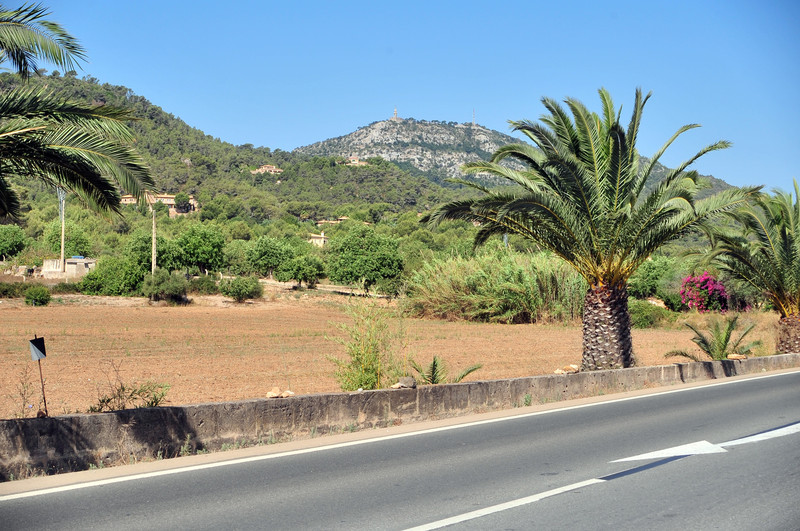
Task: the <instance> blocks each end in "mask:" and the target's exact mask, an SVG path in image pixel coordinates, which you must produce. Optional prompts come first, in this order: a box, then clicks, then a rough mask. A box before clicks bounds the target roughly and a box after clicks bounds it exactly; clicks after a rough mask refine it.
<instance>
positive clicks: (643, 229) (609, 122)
mask: <svg viewBox="0 0 800 531" xmlns="http://www.w3.org/2000/svg"><path fill="white" fill-rule="evenodd" d="M599 94H600V100H601V103H602V115H597V114H595V113H593V112H590V111H589V110H587V108H586V107H585V106H584V105H583V104H582V103H580V102H579V101H577V100H575V99H567V100H565V103H566V105H567V107H568V109H569V111H567V110H566V109H564V108H563V107H562V106H561V105H560V104H559V103H557V102H556V101H554V100H552V99H549V98H544V99H542V103H543V104H544V106H545V108H546V109H547V111H548V112H549V114H547V115H544V116H542V117H541V119H540V122H541V123H535V122H531V121H527V120H525V121H512V122H510V123H511V125H512V127H513V129H514V130H515V131H520V132H522V133H523V134H524V135H525V136H527V137H528V139H530V140H531V141H532V142H533V144H534V146H535V147H534V146H531V145H529V144H511V145H508V146H504V147H501V148H500V149H499V150H497V152H495V154H494V155H493V156H492V159H491V160H490V161H488V162H486V161H481V162H474V163H469V164H467V165H465V166H464V170H465V172H467V173H471V174H477V173H489V174H491V175H493V176H496V177H500V178H502V179H505V180H507V181H508V182H509V183H510V184H513V185H516V187H515V188H513V189H510V191H509V189H508V188H507V189H504V190H498V191H493V190H490V189H488V188H486V187H484V186H481V185H479V184H476V183H474V182H471V181H460V182H461V183H462V184H464V185H466V186H469V187H471V188H474V189H476V190H479V191H480V192H482V194H483V195H482V197H480V198H478V199H468V200H461V201H454V202H451V203H448V204H445V205H443V206H441V207H439V208H438V209H436V210H435V211H434V212H433V213H431V214H430V215H429V216H427V217H426V218H424V220H427V221H428V222H430V223H432V224H436V223H438V222H440V221H442V220H445V219H463V220H470V221H474V222H478V223H479V224H480V228H479V230H478V233H477V236H476V240H475V243H476V245H478V244H481V243H483V242H485V241H486V239H487V238H489V237H490V236H492V235H495V234H504V233H516V234H520V235H522V236H523V237H525V238H528V239H530V240H533V241H534V242H536V243H538V244H539V245H540V246H542V247H544V248H546V249H549V250H550V251H552V252H553V253H554V254H556V255H557V256H559V257H561V258H562V259H564V260H565V261H566V262H567V263H569V264H570V265H571V266H572V267H574V268H575V269H576V270H577V271H578V273H580V274H581V275H582V276H583V277H584V278H585V279H586V281H587V282H588V284H589V289H588V291H587V293H586V298H585V307H584V313H583V363H582V369H583V370H594V369H610V368H621V367H630V366H632V365H634V357H633V345H632V341H631V331H630V314H629V312H628V291H627V282H628V279H629V278H630V276H631V275H632V274H633V273H634V271H636V269H637V268H638V267H639V266H640V265H641V264H642V263H643V262H644V261H645V260H647V258H648V257H649V256H650V255H651V254H652V253H653V252H654V251H655V250H656V249H658V248H659V247H661V246H662V245H664V244H665V243H667V242H669V241H672V240H674V239H676V238H678V237H680V236H682V235H684V234H686V233H687V231H689V230H691V229H693V228H694V227H696V226H697V225H698V223H699V222H701V221H702V220H704V219H707V218H709V217H711V216H716V215H718V214H720V213H723V212H725V211H727V210H729V209H731V208H734V207H735V206H736V205H739V204H741V203H743V202H745V201H746V200H747V198H748V196H749V195H751V194H753V193H755V192H756V191H757V190H758V189H757V188H745V189H731V190H727V191H725V192H722V193H720V194H717V195H715V196H713V197H710V198H707V199H704V200H699V201H695V199H694V198H695V195H696V193H697V191H698V190H699V189H701V187H702V185H701V183H700V182H698V175H697V172H696V171H687V169H688V168H689V166H690V165H691V164H692V163H693V162H694V161H696V160H697V159H698V158H700V157H701V156H703V155H704V154H706V153H709V152H711V151H715V150H719V149H723V148H726V147H728V146H729V143H728V142H724V141H721V142H717V143H714V144H711V145H710V146H707V147H705V148H704V149H702V150H700V151H699V152H698V153H697V154H696V155H694V156H693V157H691V158H690V159H688V160H687V161H686V162H683V163H682V164H680V165H679V166H678V167H677V168H675V169H674V170H671V171H670V172H669V173H668V174H667V175H666V177H664V178H663V180H662V181H661V182H659V183H658V185H657V186H656V187H655V189H653V190H652V191H651V192H650V193H649V194H646V195H645V194H643V193H642V191H643V189H644V186H645V183H646V182H647V180H648V178H649V177H650V175H651V173H652V171H653V168H655V166H656V163H657V162H658V161H659V159H660V158H661V156H662V154H663V153H664V151H665V150H666V149H667V148H668V147H669V146H670V145H671V144H672V143H673V142H674V141H675V139H677V138H678V136H680V135H681V134H683V133H684V132H686V131H688V130H690V129H693V128H695V127H699V126H697V125H694V124H692V125H685V126H683V127H681V128H680V129H678V131H677V132H676V133H675V134H674V135H672V137H670V138H669V139H668V140H667V141H666V142H665V143H664V145H663V146H662V147H661V148H660V149H659V150H658V151H657V152H656V153H655V155H653V157H652V158H651V159H649V160H648V161H647V163H646V164H643V165H642V167H640V164H639V154H638V152H637V151H636V140H637V137H638V134H639V124H640V122H641V118H642V111H643V109H644V106H645V103H646V102H647V100H648V99H649V98H650V94H647V96H643V95H642V92H641V90H639V89H637V90H636V97H635V102H634V106H633V112H632V114H631V118H630V122H629V123H628V126H627V128H624V127H623V126H622V125H621V124H620V115H621V110H619V111H617V110H615V108H614V104H613V102H612V99H611V96H610V95H609V93H608V92H607V91H606V90H605V89H601V90H600V91H599ZM570 114H571V116H570ZM506 158H509V159H512V160H514V161H516V162H517V163H522V164H523V165H524V166H526V169H524V170H518V169H514V168H512V167H509V166H506V165H503V164H501V162H502V161H503V160H504V159H506Z"/></svg>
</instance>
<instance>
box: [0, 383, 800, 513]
mask: <svg viewBox="0 0 800 531" xmlns="http://www.w3.org/2000/svg"><path fill="white" fill-rule="evenodd" d="M795 372H798V371H792V372H788V373H779V374H767V375H764V376H755V377H752V378H746V379H742V380H733V381H731V380H727V381H724V382H718V383H713V384H708V385H703V386H700V387H687V388H683V389H673V390H670V391H661V392H656V393H652V394H647V395H639V396H629V397H625V398H616V399H612V400H606V401H603V402H592V403H590V404H580V405H577V406H567V407H563V408H557V409H549V410H547V411H534V412H532V413H522V414H520V415H514V416H509V417H502V418H496V419H487V420H478V421H474V422H468V423H465V424H455V425H452V426H442V427H439V428H431V429H427V430H421V431H414V432H408V433H399V434H395V435H385V436H382V437H376V438H371V439H362V440H359V441H350V442H345V443H337V444H331V445H327V446H318V447H315V448H305V449H302V450H293V451H289V452H281V453H275V454H267V455H258V456H253V457H242V458H239V459H231V460H229V461H219V462H216V463H207V464H203V465H191V466H186V467H181V468H173V469H169V470H160V471H157V472H147V473H144V474H133V475H130V476H121V477H116V478H109V479H102V480H97V481H89V482H85V483H76V484H73V485H64V486H61V487H52V488H48V489H40V490H33V491H28V492H20V493H17V494H7V495H4V496H0V502H4V501H10V500H16V499H20V498H29V497H32V496H44V495H47V494H56V493H59V492H66V491H70V490H77V489H84V488H90V487H100V486H103V485H111V484H113V483H122V482H125V481H135V480H139V479H148V478H154V477H159V476H169V475H172V474H182V473H184V472H194V471H197V470H207V469H211V468H217V467H221V466H229V465H239V464H243V463H252V462H256V461H264V460H267V459H278V458H280V457H290V456H295V455H302V454H307V453H312V452H323V451H328V450H336V449H339V448H346V447H349V446H359V445H362V444H371V443H376V442H382V441H389V440H392V439H403V438H406V437H416V436H419V435H426V434H429V433H438V432H443V431H449V430H459V429H463V428H470V427H473V426H481V425H484V424H494V423H496V422H505V421H509V420H517V419H523V418H528V417H537V416H540V415H550V414H553V413H559V412H563V411H572V410H576V409H584V408H590V407H596V406H602V405H607V404H614V403H616V402H628V401H631V400H641V399H645V398H650V397H655V396H660V395H669V394H675V393H683V392H687V391H694V390H698V389H706V388H708V387H717V386H720V385H732V384H737V383H741V382H749V381H753V380H763V379H765V378H776V377H779V376H785V375H787V374H794V373H795Z"/></svg>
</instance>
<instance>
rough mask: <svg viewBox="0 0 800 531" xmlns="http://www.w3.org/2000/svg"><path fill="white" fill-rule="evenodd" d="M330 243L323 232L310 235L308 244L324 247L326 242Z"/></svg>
mask: <svg viewBox="0 0 800 531" xmlns="http://www.w3.org/2000/svg"><path fill="white" fill-rule="evenodd" d="M327 241H328V237H327V236H325V231H322V232H321V233H320V234H309V235H308V243H310V244H311V245H316V246H317V247H324V246H325V242H327Z"/></svg>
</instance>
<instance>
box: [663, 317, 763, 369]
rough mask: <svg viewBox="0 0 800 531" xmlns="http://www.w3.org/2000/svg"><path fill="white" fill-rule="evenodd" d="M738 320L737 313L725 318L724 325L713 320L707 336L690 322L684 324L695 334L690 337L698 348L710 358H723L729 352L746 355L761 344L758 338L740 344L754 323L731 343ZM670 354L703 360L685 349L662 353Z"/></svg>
mask: <svg viewBox="0 0 800 531" xmlns="http://www.w3.org/2000/svg"><path fill="white" fill-rule="evenodd" d="M738 321H739V316H738V315H735V316H733V317H731V318H729V319H726V320H725V325H724V326H723V324H722V322H721V321H720V320H715V321H714V322H713V324H712V325H711V330H710V335H708V336H706V335H705V334H703V333H702V332H701V331H700V330H698V329H697V328H695V327H694V326H692V325H691V324H689V323H685V324H686V326H687V327H688V328H689V329H691V331H692V332H694V334H695V335H694V337H693V338H692V341H694V343H695V344H696V345H697V346H698V347H700V350H702V351H703V352H704V353H705V354H706V355H707V356H708V357H710V358H711V359H712V360H724V359H727V358H728V355H730V354H742V355H748V354H750V353H751V352H752V350H753V349H754V348H755V347H757V346H759V345H761V341H760V340H756V341H752V342H750V343H747V344H746V345H743V344H742V341H743V340H744V337H745V336H746V335H747V334H749V333H750V332H751V331H752V330H753V328H755V325H754V324H750V325H748V326H747V328H745V329H744V331H743V332H742V334H741V335H740V336H739V339H737V340H736V341H734V342H733V343H731V338H732V337H733V331H734V330H735V329H736V324H737V322H738ZM672 356H682V357H684V358H689V359H690V360H692V361H703V360H702V359H700V358H699V357H698V356H696V355H694V354H692V353H690V352H687V351H685V350H671V351H670V352H667V353H666V354H665V355H664V357H665V358H669V357H672Z"/></svg>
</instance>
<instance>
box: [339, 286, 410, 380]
mask: <svg viewBox="0 0 800 531" xmlns="http://www.w3.org/2000/svg"><path fill="white" fill-rule="evenodd" d="M346 312H347V315H348V316H349V317H350V318H351V319H352V322H353V324H352V325H349V324H345V323H342V324H339V325H338V328H339V329H340V330H342V331H343V332H345V334H346V335H347V337H346V338H340V337H334V338H328V339H331V340H332V341H335V342H337V343H339V344H341V345H343V346H344V348H345V351H346V353H347V357H346V358H345V359H340V358H337V357H335V356H328V360H330V361H331V362H333V363H334V364H336V372H335V376H336V379H337V380H338V381H339V385H340V386H341V388H342V390H343V391H355V390H357V389H380V388H382V387H387V386H388V385H391V384H392V383H394V382H395V381H397V379H398V378H401V377H402V376H404V375H405V373H404V371H403V368H402V363H401V361H400V356H399V350H400V349H401V348H402V344H403V339H404V338H403V333H402V328H401V329H400V330H399V331H393V330H392V329H391V327H390V324H389V314H388V312H387V311H386V310H385V309H383V308H381V307H379V306H378V305H377V304H376V303H375V302H374V301H372V302H370V303H357V304H353V305H351V306H349V307H348V308H347V310H346Z"/></svg>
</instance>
